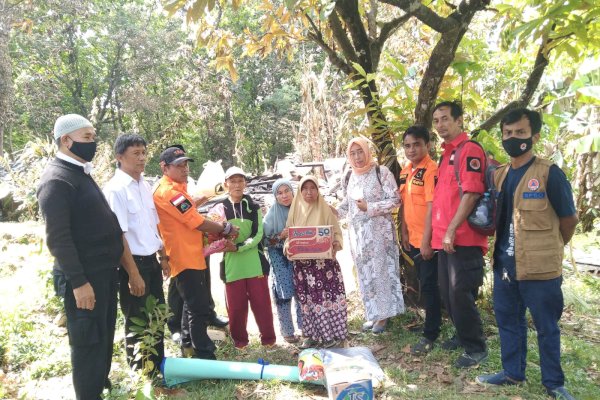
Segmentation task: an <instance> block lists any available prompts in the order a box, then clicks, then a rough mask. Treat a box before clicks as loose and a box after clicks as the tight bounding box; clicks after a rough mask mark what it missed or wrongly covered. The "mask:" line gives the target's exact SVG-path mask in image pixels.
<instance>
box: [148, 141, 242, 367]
mask: <svg viewBox="0 0 600 400" xmlns="http://www.w3.org/2000/svg"><path fill="white" fill-rule="evenodd" d="M188 161H194V160H193V159H191V158H189V157H186V154H185V150H184V149H183V146H179V145H175V146H171V147H168V148H167V149H166V150H165V151H163V152H162V154H161V155H160V168H161V170H162V172H163V177H162V178H161V179H160V180H159V181H158V184H157V186H156V189H155V190H154V204H155V205H156V211H157V212H158V217H159V220H160V222H159V224H158V228H159V230H160V234H161V236H162V239H163V243H164V246H165V251H166V254H167V257H168V260H169V265H170V266H171V279H175V285H176V286H177V291H178V292H179V294H180V295H181V298H182V299H183V302H184V304H183V317H182V331H183V336H182V338H181V342H182V343H181V344H182V352H183V348H189V347H191V348H193V350H194V356H195V357H196V358H204V359H211V360H214V359H216V357H215V353H214V352H215V345H214V343H213V342H212V340H211V339H210V337H208V334H207V325H208V322H209V320H210V282H209V281H208V279H209V278H208V276H209V275H208V273H207V271H208V270H207V266H206V263H205V261H204V255H203V252H202V249H203V246H202V243H203V235H204V233H203V232H213V233H223V234H225V235H232V234H235V233H236V232H237V230H236V229H235V227H233V226H232V225H231V224H230V223H229V222H225V223H223V224H220V223H217V222H213V221H210V220H208V219H205V218H204V217H203V216H202V215H200V213H199V212H198V210H196V207H195V206H194V200H193V199H192V196H190V195H189V194H188V192H187V179H188V175H189V172H190V170H189V166H188Z"/></svg>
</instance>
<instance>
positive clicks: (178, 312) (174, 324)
mask: <svg viewBox="0 0 600 400" xmlns="http://www.w3.org/2000/svg"><path fill="white" fill-rule="evenodd" d="M204 261H205V262H206V274H207V279H208V292H209V302H208V304H209V308H210V316H209V321H212V320H213V319H214V318H215V317H216V316H217V313H216V312H215V302H214V300H213V297H212V293H211V291H210V256H207V257H205V258H204ZM167 304H168V306H169V310H170V311H171V313H172V314H173V315H172V316H171V317H170V318H169V320H168V321H167V326H168V327H169V331H171V333H176V332H180V333H182V336H183V335H189V332H183V331H182V326H181V321H182V318H183V299H182V298H181V295H180V294H179V292H178V291H177V285H176V284H175V279H171V280H170V281H169V291H168V293H167Z"/></svg>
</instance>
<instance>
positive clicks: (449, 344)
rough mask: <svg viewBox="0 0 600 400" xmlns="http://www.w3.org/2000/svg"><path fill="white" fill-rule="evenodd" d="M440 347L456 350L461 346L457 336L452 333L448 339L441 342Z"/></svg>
mask: <svg viewBox="0 0 600 400" xmlns="http://www.w3.org/2000/svg"><path fill="white" fill-rule="evenodd" d="M440 347H441V348H442V349H444V350H456V349H459V348H460V347H462V346H461V344H460V339H458V336H456V335H454V336H452V337H451V338H450V339H448V340H446V341H444V342H442V344H441V345H440Z"/></svg>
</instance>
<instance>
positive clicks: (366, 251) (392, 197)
mask: <svg viewBox="0 0 600 400" xmlns="http://www.w3.org/2000/svg"><path fill="white" fill-rule="evenodd" d="M347 156H348V162H349V163H350V165H351V166H352V172H351V174H350V177H349V179H345V178H343V179H342V180H343V181H346V182H342V186H344V185H345V186H346V187H345V189H344V191H345V196H344V200H343V201H342V203H341V204H340V206H339V208H338V213H339V217H340V219H341V218H344V217H347V218H348V222H349V224H348V225H349V235H350V245H351V252H352V258H353V259H354V264H355V265H356V270H357V273H358V285H359V288H360V292H361V296H362V300H363V304H364V306H365V314H366V322H365V323H364V324H363V330H369V329H371V331H372V332H373V333H376V334H377V333H382V332H384V331H385V328H386V325H387V320H388V318H390V317H393V316H395V315H398V314H402V313H404V299H403V297H402V285H401V283H400V270H399V249H398V240H397V234H396V228H395V225H394V220H393V218H392V211H393V210H394V209H395V208H397V207H398V206H399V205H400V198H399V196H398V192H397V190H398V187H397V185H396V180H395V179H394V176H393V175H392V173H391V172H390V170H389V169H388V168H387V167H385V166H383V165H382V166H379V165H377V163H376V162H375V161H374V160H373V157H372V155H371V151H370V150H369V143H368V141H367V140H366V139H364V138H361V137H358V138H354V139H352V140H351V141H350V143H348V149H347Z"/></svg>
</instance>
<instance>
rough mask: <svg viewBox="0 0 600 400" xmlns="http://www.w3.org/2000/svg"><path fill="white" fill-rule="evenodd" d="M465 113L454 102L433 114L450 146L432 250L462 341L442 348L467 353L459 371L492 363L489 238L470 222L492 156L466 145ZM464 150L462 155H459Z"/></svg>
mask: <svg viewBox="0 0 600 400" xmlns="http://www.w3.org/2000/svg"><path fill="white" fill-rule="evenodd" d="M462 114H463V112H462V108H461V107H460V106H459V105H458V104H456V103H454V102H449V101H445V102H442V103H439V104H437V105H436V106H435V108H434V110H433V125H434V127H435V129H436V131H437V132H438V135H440V137H441V138H442V139H443V141H444V142H443V143H442V148H443V153H442V159H441V162H440V165H439V170H438V184H437V186H436V188H435V194H434V199H433V207H432V220H431V225H432V230H433V232H432V239H431V246H432V247H433V248H434V249H438V250H440V252H439V255H438V275H439V277H438V278H439V285H440V294H441V296H442V300H443V301H444V305H445V306H446V310H447V311H448V315H449V316H450V318H451V319H452V322H453V323H454V327H455V328H456V337H454V338H452V339H450V340H448V341H446V342H445V343H443V344H442V348H446V349H456V348H458V347H462V348H463V349H464V353H463V354H462V355H461V356H460V357H459V358H458V360H457V361H456V363H455V366H456V367H457V368H466V367H471V366H475V365H478V364H479V363H480V362H482V361H484V360H485V359H486V358H487V348H486V343H485V337H484V336H483V327H482V323H481V317H480V316H479V311H478V310H477V306H476V304H475V300H476V297H477V293H478V291H479V287H480V286H481V285H482V284H483V266H484V261H483V255H484V254H485V253H486V252H487V247H488V242H487V237H486V236H484V235H481V234H479V233H476V232H475V231H474V230H473V229H472V228H471V227H470V226H469V224H468V222H467V221H466V219H467V217H468V216H469V214H470V213H471V211H472V210H473V207H474V206H475V203H476V202H477V199H479V197H480V196H481V195H482V194H483V192H484V186H485V185H484V165H485V157H486V155H485V153H484V152H483V150H482V149H481V148H480V147H479V146H477V145H476V144H474V143H469V142H467V143H463V142H466V141H467V140H468V139H469V138H468V136H467V133H466V132H464V131H463V129H462V123H463V118H462ZM461 144H462V146H461ZM459 146H461V150H460V151H459V153H458V154H455V153H456V150H457V148H458V147H459ZM455 155H457V156H456V157H455ZM455 163H458V175H459V180H457V179H456V172H455V165H454V164H455ZM459 183H460V186H461V187H462V191H463V195H462V197H461V195H460V191H459Z"/></svg>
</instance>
